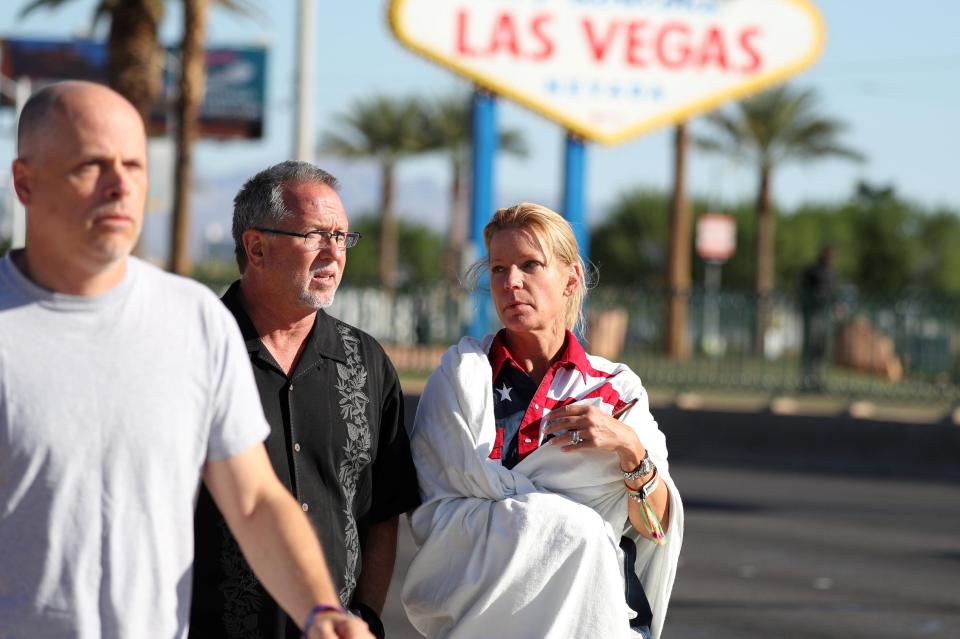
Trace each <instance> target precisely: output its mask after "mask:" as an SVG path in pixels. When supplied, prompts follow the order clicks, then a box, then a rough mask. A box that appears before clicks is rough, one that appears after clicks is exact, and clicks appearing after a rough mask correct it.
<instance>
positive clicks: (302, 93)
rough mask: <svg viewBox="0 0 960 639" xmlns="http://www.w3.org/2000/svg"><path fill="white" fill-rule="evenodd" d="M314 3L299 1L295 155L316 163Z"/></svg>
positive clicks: (311, 1) (297, 157)
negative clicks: (314, 127)
mask: <svg viewBox="0 0 960 639" xmlns="http://www.w3.org/2000/svg"><path fill="white" fill-rule="evenodd" d="M313 3H314V0H299V10H298V11H297V21H298V22H297V78H296V91H297V100H296V104H297V106H296V115H295V117H296V125H295V126H294V131H293V156H294V157H295V158H296V159H297V160H300V161H301V162H313V149H314V145H315V144H316V140H315V139H314V136H315V134H314V131H313Z"/></svg>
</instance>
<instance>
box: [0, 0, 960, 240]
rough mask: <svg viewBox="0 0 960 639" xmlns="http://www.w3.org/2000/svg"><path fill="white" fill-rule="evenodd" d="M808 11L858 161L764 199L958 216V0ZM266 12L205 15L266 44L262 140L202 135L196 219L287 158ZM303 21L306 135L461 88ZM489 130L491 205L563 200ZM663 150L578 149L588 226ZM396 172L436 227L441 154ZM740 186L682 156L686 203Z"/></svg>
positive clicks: (822, 76)
mask: <svg viewBox="0 0 960 639" xmlns="http://www.w3.org/2000/svg"><path fill="white" fill-rule="evenodd" d="M26 3H27V2H26V0H8V1H7V2H6V3H4V4H5V5H6V6H5V8H4V11H3V13H2V14H0V35H3V36H18V37H29V36H33V37H50V36H70V35H77V34H84V33H86V31H87V29H88V28H89V24H90V16H91V15H92V11H93V7H94V6H95V2H93V1H92V0H73V2H69V3H68V4H67V6H65V7H64V8H61V9H59V10H57V11H46V10H44V11H37V12H35V13H34V14H33V15H31V16H30V17H29V18H27V19H19V18H18V17H17V14H18V13H19V9H20V7H22V6H23V5H25V4H26ZM168 4H169V13H168V16H167V20H166V22H165V23H164V26H163V34H162V35H163V39H164V40H165V41H167V42H173V41H175V40H176V39H177V38H178V37H179V20H180V12H179V8H180V4H179V2H170V3H168ZM255 4H256V3H255ZM259 4H260V5H262V6H267V3H259ZM815 4H816V5H817V6H818V7H819V9H820V11H821V12H822V14H823V16H824V19H825V22H826V25H827V30H828V32H827V45H826V49H825V51H824V54H823V56H822V57H821V58H820V60H819V61H818V63H817V64H816V65H815V66H814V67H813V68H812V69H811V70H808V71H807V72H805V73H804V74H802V75H800V76H799V77H797V78H796V79H795V80H794V82H795V83H796V84H798V85H802V86H811V87H814V88H816V89H817V90H818V91H819V93H820V96H821V99H822V109H823V112H824V113H825V114H829V115H832V116H834V117H837V118H840V119H843V120H845V121H846V122H847V123H848V124H849V130H848V134H847V135H846V137H845V140H846V142H847V143H848V144H849V145H850V146H852V147H855V148H857V149H859V150H860V151H862V152H863V153H864V154H866V155H867V156H868V158H869V161H868V162H867V163H866V164H863V165H851V164H847V163H845V162H842V161H826V162H820V163H816V164H810V165H801V166H789V167H786V168H785V169H783V170H781V171H780V172H779V173H778V174H777V175H776V176H775V178H774V194H775V197H776V199H777V200H778V202H780V203H782V204H784V205H786V206H794V205H796V204H799V203H801V202H805V201H824V200H826V201H835V200H840V199H843V198H845V197H846V196H847V195H849V194H850V193H851V190H852V188H853V184H854V182H855V181H856V180H858V179H865V180H869V181H872V182H876V183H881V184H893V185H894V186H895V187H896V188H897V190H898V192H899V193H901V194H902V195H904V196H907V197H909V198H911V199H914V200H916V201H919V202H922V203H924V204H929V205H946V206H950V207H951V208H954V209H960V179H958V178H957V175H958V171H957V168H956V159H955V157H956V155H957V153H958V152H960V125H958V123H957V114H958V113H960V107H958V103H960V39H958V38H956V35H955V30H956V25H957V24H958V23H960V3H954V2H947V1H945V0H912V1H911V2H904V1H902V0H901V1H896V0H823V1H821V2H816V3H815ZM269 7H270V8H269V11H267V10H263V11H262V12H261V13H259V14H256V15H255V16H254V17H253V18H245V17H238V16H235V15H231V14H229V13H227V12H224V11H220V10H215V11H214V12H213V14H212V18H211V21H210V29H209V42H210V43H211V44H215V45H231V44H237V45H239V44H250V43H255V44H265V45H267V46H269V47H270V59H269V71H268V78H269V88H268V100H269V106H268V110H269V116H268V121H267V132H266V138H265V139H264V140H263V141H262V142H255V143H254V142H230V143H219V142H203V143H201V145H200V148H199V150H198V153H197V155H196V165H197V176H198V184H199V188H198V191H205V193H199V194H198V195H197V196H196V197H197V198H198V201H199V202H200V203H201V206H203V207H204V208H207V209H209V208H213V209H216V210H217V211H218V212H217V213H216V214H215V215H214V216H213V217H210V219H221V218H222V219H226V220H229V206H230V202H229V198H230V197H231V195H232V193H233V192H234V191H235V190H236V189H237V188H238V187H239V186H240V184H241V183H242V181H243V179H244V177H246V176H249V175H251V174H252V173H254V172H256V171H257V170H258V169H260V168H263V167H264V166H266V165H267V164H269V163H273V162H276V161H281V160H283V159H286V158H287V157H289V156H290V155H291V153H292V133H291V126H292V125H291V123H292V115H293V95H294V93H293V88H294V87H293V78H294V65H293V54H294V51H293V48H294V41H295V37H294V33H295V31H294V26H295V24H296V11H295V9H296V2H295V0H278V1H275V2H271V3H269ZM316 14H317V16H316V31H315V32H316V42H315V45H314V46H315V50H316V55H317V58H316V62H315V72H316V88H315V105H314V109H315V119H316V123H317V129H318V133H320V132H322V131H323V130H326V129H329V128H331V127H333V126H335V119H334V115H335V114H336V113H338V112H342V111H344V110H346V109H347V108H348V107H349V105H350V104H351V102H352V101H353V100H355V99H357V98H360V97H364V96H368V95H370V94H373V93H383V94H389V95H398V96H399V95H410V94H419V95H425V96H431V95H435V96H440V95H445V94H447V93H450V92H453V91H457V90H460V91H465V90H466V89H467V88H468V85H467V84H466V83H465V82H463V81H461V80H459V79H457V78H456V77H455V76H453V75H452V74H451V73H449V72H447V71H445V70H443V69H440V68H439V67H436V66H434V65H433V64H431V63H429V62H427V61H425V60H422V59H421V58H419V57H417V56H416V55H414V54H412V53H410V52H408V51H407V50H406V49H404V48H403V47H402V46H400V45H399V44H398V43H397V42H396V41H395V40H394V38H393V36H392V34H391V33H390V31H389V29H388V27H387V24H386V17H385V16H386V4H385V3H384V2H381V1H373V0H354V1H343V0H340V1H337V2H333V1H331V0H317V6H316ZM101 30H102V29H101ZM2 118H3V119H0V122H3V123H7V122H9V119H8V118H9V116H8V115H4V116H2ZM500 121H501V124H503V125H505V126H510V127H515V128H519V129H521V130H523V131H524V132H525V134H526V135H527V140H528V144H529V146H530V147H531V149H532V153H531V155H529V156H528V157H527V158H526V159H523V160H514V159H506V158H504V159H501V160H500V161H499V162H498V164H497V174H496V180H497V196H496V201H495V203H496V204H497V205H505V204H510V203H513V202H515V201H518V200H521V199H526V200H539V201H543V202H545V203H547V204H551V205H555V204H556V203H557V202H558V200H559V198H560V191H561V180H562V175H561V170H560V167H561V159H562V158H561V153H562V148H563V147H562V139H563V132H562V130H561V129H560V128H559V127H558V126H556V125H554V124H552V123H550V122H548V121H545V120H543V119H542V118H541V117H540V116H537V115H535V114H533V113H531V112H529V111H527V110H525V109H524V108H521V107H519V106H515V105H512V104H510V103H508V102H501V108H500ZM696 126H697V124H696V122H695V123H694V127H696ZM6 130H8V131H9V129H6ZM158 146H159V147H162V145H158ZM12 149H13V142H12V136H10V135H9V133H8V137H7V138H6V140H0V161H2V162H4V164H5V166H9V160H10V159H11V158H12V153H13V151H12ZM670 154H671V146H670V132H669V131H668V130H662V131H658V132H655V133H652V134H649V135H647V136H645V137H643V138H639V139H637V140H635V141H631V142H628V143H625V144H622V145H618V146H612V147H602V146H597V145H590V146H589V148H588V169H587V171H588V174H587V197H588V202H589V205H588V209H589V215H590V217H591V219H594V220H596V219H600V218H602V216H603V214H604V212H605V210H606V209H607V207H608V206H609V204H610V203H611V202H612V201H614V200H615V199H616V197H617V196H618V195H619V194H621V193H622V192H624V191H625V190H627V189H629V188H632V187H635V186H649V187H654V188H668V186H669V181H670V162H671V158H670ZM156 158H159V159H156ZM168 158H169V152H168V150H166V149H163V148H160V150H159V151H158V153H157V155H156V156H155V159H154V163H155V164H158V163H159V164H167V163H168ZM170 161H172V160H170ZM318 163H319V164H321V165H325V166H328V167H331V168H334V169H336V170H337V171H338V172H340V173H341V178H342V181H343V182H345V187H346V188H345V190H344V199H345V201H346V204H347V207H348V210H350V211H360V210H364V209H369V208H370V207H372V206H373V205H374V203H375V201H376V189H377V177H376V172H375V170H373V168H372V167H371V166H369V165H365V164H359V165H345V164H343V163H342V162H339V161H335V160H333V159H330V158H319V160H318ZM154 169H155V171H156V174H157V177H156V179H155V180H154V195H155V196H156V202H157V205H156V207H155V208H159V209H163V208H164V206H163V202H164V201H165V197H164V196H165V193H164V191H165V190H166V189H165V186H164V184H165V176H164V170H163V167H159V166H158V167H154ZM399 178H400V190H399V194H398V206H399V209H400V210H401V214H402V215H406V216H408V217H411V218H415V219H420V220H423V221H429V222H431V223H433V224H436V225H438V226H442V225H444V224H445V220H444V219H442V217H443V214H442V211H443V210H444V206H445V202H444V198H445V192H446V188H447V186H446V185H447V181H448V179H449V174H448V171H447V168H446V163H445V162H444V161H443V160H442V158H439V157H436V158H422V159H416V160H412V161H409V162H406V163H404V164H403V165H401V167H400V173H399ZM351 182H353V184H351ZM754 188H755V176H754V174H753V171H752V170H749V169H748V168H746V167H740V166H737V165H735V164H733V163H731V162H730V161H728V160H722V159H710V158H705V157H703V156H701V155H695V156H694V157H693V159H692V173H691V190H692V191H693V192H695V193H697V194H701V195H704V196H707V197H709V198H712V199H716V200H729V199H732V198H749V197H752V194H753V191H754ZM207 213H209V211H207ZM217 216H219V218H218V217H217ZM208 217H209V216H208ZM205 219H206V218H205ZM208 223H209V222H203V223H202V224H201V225H200V228H203V224H208Z"/></svg>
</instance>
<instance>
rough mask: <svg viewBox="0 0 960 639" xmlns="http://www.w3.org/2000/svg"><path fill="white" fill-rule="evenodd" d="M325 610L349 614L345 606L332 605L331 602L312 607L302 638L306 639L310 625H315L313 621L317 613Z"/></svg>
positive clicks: (319, 613) (304, 625)
mask: <svg viewBox="0 0 960 639" xmlns="http://www.w3.org/2000/svg"><path fill="white" fill-rule="evenodd" d="M325 612H339V613H341V614H344V615H349V614H350V613H349V612H347V611H346V610H345V609H344V608H343V606H331V605H329V604H317V605H316V606H314V607H313V608H311V609H310V614H308V615H307V620H306V622H304V624H303V634H301V635H300V639H306V637H307V634H309V632H310V627H311V626H312V625H313V622H314V621H316V619H317V615H321V614H323V613H325Z"/></svg>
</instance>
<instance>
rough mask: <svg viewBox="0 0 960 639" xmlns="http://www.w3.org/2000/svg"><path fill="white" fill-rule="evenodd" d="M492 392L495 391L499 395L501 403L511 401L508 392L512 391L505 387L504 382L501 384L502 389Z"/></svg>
mask: <svg viewBox="0 0 960 639" xmlns="http://www.w3.org/2000/svg"><path fill="white" fill-rule="evenodd" d="M493 390H495V391H497V392H498V393H500V401H501V402H510V401H513V400H512V399H510V391H512V390H513V389H512V388H510V387H509V386H507V383H506V382H504V383H503V388H495V389H493Z"/></svg>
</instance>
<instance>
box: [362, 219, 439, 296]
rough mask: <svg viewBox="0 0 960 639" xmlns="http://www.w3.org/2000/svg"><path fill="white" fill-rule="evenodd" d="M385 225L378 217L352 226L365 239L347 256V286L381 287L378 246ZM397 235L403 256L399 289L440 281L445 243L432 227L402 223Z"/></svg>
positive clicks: (400, 260)
mask: <svg viewBox="0 0 960 639" xmlns="http://www.w3.org/2000/svg"><path fill="white" fill-rule="evenodd" d="M381 229H382V225H381V224H380V220H379V217H378V216H376V215H362V216H360V217H358V218H357V219H355V220H353V221H352V222H351V224H350V230H351V231H359V232H360V234H361V235H362V236H363V239H361V240H360V243H359V244H357V245H356V246H355V247H353V248H352V249H350V250H349V251H348V252H347V266H346V271H345V275H344V283H345V284H346V285H348V286H377V285H379V284H380V260H379V253H380V251H379V246H380V238H381ZM397 231H398V236H399V240H400V243H401V244H402V246H403V252H402V253H401V255H400V257H399V262H398V264H397V271H398V277H397V285H398V286H399V287H409V286H421V285H424V284H431V283H434V282H436V281H438V280H439V279H440V277H441V273H440V264H439V262H438V261H437V255H439V254H440V251H441V250H442V249H443V239H442V238H441V237H440V236H439V235H438V234H437V233H435V232H434V231H432V230H430V228H429V227H427V226H424V225H422V224H417V223H415V222H409V221H406V220H399V223H398V225H397Z"/></svg>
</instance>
